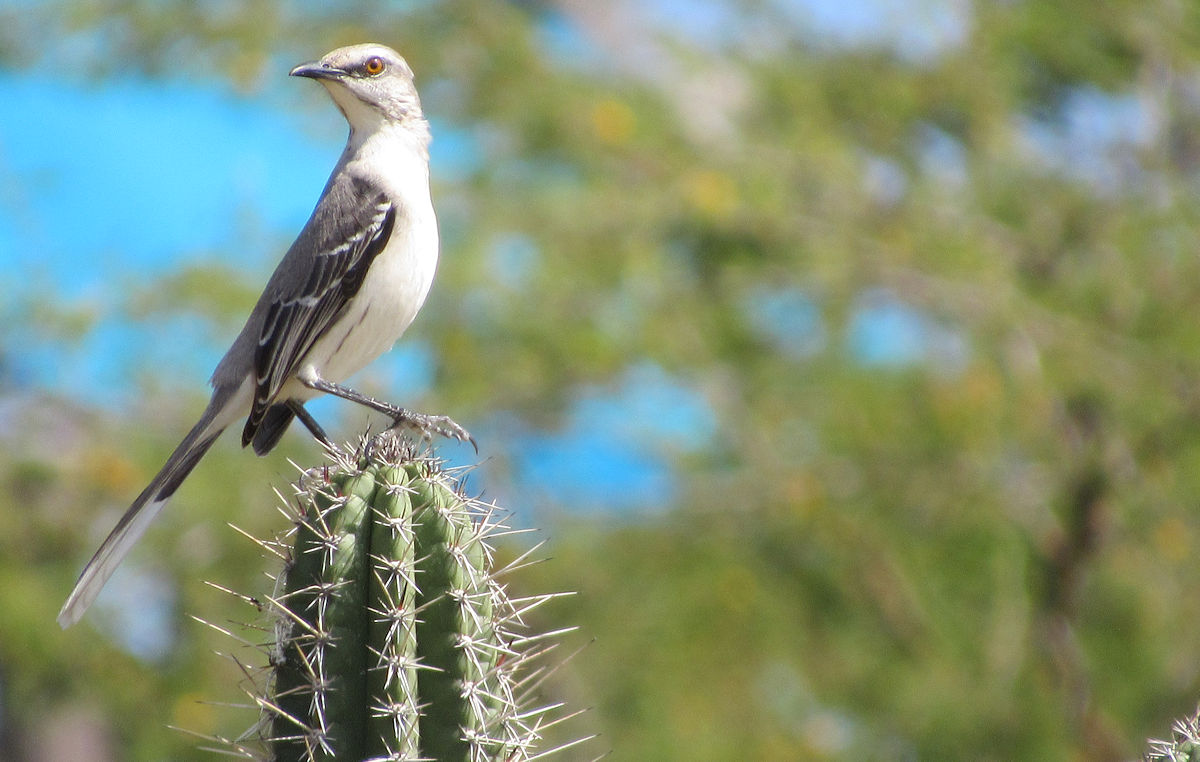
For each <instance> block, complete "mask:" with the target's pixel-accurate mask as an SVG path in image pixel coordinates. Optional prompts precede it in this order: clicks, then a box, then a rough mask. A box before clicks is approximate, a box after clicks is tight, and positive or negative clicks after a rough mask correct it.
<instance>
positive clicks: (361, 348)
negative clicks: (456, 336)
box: [280, 128, 438, 399]
mask: <svg viewBox="0 0 1200 762" xmlns="http://www.w3.org/2000/svg"><path fill="white" fill-rule="evenodd" d="M368 167H369V169H368ZM346 169H347V170H348V171H351V172H356V173H362V174H364V175H366V176H368V177H370V178H371V179H372V180H373V181H374V182H376V183H379V184H382V185H383V186H384V188H385V189H386V190H387V192H388V195H389V196H390V197H391V198H392V199H394V200H395V202H396V204H397V208H396V219H395V222H394V223H393V226H392V235H391V237H390V238H389V239H388V243H387V245H386V247H385V248H384V250H383V251H381V252H380V253H379V254H378V255H377V256H376V258H375V261H374V262H373V263H372V264H371V267H370V269H368V270H367V275H366V277H365V278H364V279H363V283H362V286H361V287H360V288H359V290H358V293H357V294H355V296H354V298H353V299H351V300H350V302H349V304H348V305H347V310H346V313H345V314H344V315H343V317H342V318H341V319H340V320H339V321H338V322H337V323H336V324H335V325H334V326H332V327H331V328H330V330H329V331H328V332H327V333H326V334H325V336H323V337H322V338H320V339H319V340H318V341H317V342H316V344H314V345H313V347H312V349H311V350H310V351H309V353H308V356H307V357H306V358H305V362H304V363H303V364H302V365H301V367H300V369H299V372H298V373H297V375H298V376H301V377H303V376H305V375H306V374H308V373H315V374H316V375H318V376H320V377H321V378H324V379H326V380H327V381H333V382H336V383H341V382H343V381H345V380H346V379H347V378H349V377H350V376H352V375H354V374H355V373H357V372H358V371H360V370H362V369H363V368H365V367H366V366H367V365H369V364H370V363H371V362H372V361H374V360H375V358H377V357H379V355H381V354H383V353H384V352H386V351H388V350H389V349H391V347H392V345H393V344H394V343H396V340H397V339H399V338H400V335H401V334H403V333H404V331H405V329H407V328H408V326H409V325H410V324H411V323H412V321H413V319H414V318H415V317H416V316H417V312H418V311H419V310H420V309H421V305H422V304H424V303H425V297H426V296H427V295H428V294H429V288H430V286H431V285H432V284H433V275H434V271H435V270H436V269H437V260H438V229H437V218H436V217H435V216H434V212H433V203H432V201H431V199H430V196H429V164H428V159H427V158H426V153H425V148H424V146H423V145H419V144H417V143H415V142H414V141H413V139H412V136H411V134H410V133H408V132H406V131H402V130H398V129H397V130H395V134H393V133H391V132H389V131H388V129H387V128H385V130H383V131H381V132H379V133H376V134H375V135H374V136H371V137H369V138H367V139H366V140H365V141H363V143H362V144H361V145H360V146H358V148H357V150H356V151H355V153H354V155H353V157H352V158H351V159H350V160H349V161H348V162H347V164H346ZM289 396H290V397H297V398H299V399H309V398H311V397H313V396H315V395H314V394H313V393H312V392H311V391H310V390H308V389H306V388H304V387H302V386H301V385H300V384H299V383H298V382H295V381H293V382H291V383H289V384H287V385H286V386H285V388H284V389H283V390H281V394H280V397H281V398H284V397H289Z"/></svg>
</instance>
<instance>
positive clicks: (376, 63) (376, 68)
mask: <svg viewBox="0 0 1200 762" xmlns="http://www.w3.org/2000/svg"><path fill="white" fill-rule="evenodd" d="M363 69H365V70H366V72H367V74H370V75H371V76H372V77H373V76H375V75H376V74H379V73H381V72H382V71H383V59H382V58H380V57H379V56H375V57H374V58H368V59H367V64H366V66H364V67H363Z"/></svg>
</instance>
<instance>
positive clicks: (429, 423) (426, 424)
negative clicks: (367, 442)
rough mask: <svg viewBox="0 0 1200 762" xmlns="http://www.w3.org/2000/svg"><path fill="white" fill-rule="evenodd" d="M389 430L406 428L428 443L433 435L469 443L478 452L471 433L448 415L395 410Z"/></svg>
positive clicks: (401, 409)
mask: <svg viewBox="0 0 1200 762" xmlns="http://www.w3.org/2000/svg"><path fill="white" fill-rule="evenodd" d="M388 428H389V430H391V429H398V428H406V429H411V430H413V431H416V432H417V433H419V434H420V435H421V438H422V439H425V440H426V441H430V440H432V439H433V435H434V434H438V435H439V436H443V437H446V438H447V439H457V440H458V441H460V442H469V443H470V444H471V446H472V447H474V448H475V452H479V445H478V444H476V442H475V437H473V436H471V433H470V432H469V431H467V430H466V429H464V428H463V427H462V426H459V425H458V424H457V423H455V422H454V420H453V419H452V418H450V416H448V415H427V414H425V413H417V412H414V411H412V410H405V409H403V408H397V410H396V412H395V413H394V414H393V416H392V425H391V426H390V427H388Z"/></svg>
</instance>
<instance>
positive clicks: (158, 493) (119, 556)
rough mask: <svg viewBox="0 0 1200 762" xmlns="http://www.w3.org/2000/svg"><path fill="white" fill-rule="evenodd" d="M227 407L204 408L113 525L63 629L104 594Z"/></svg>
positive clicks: (74, 594)
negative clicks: (111, 578)
mask: <svg viewBox="0 0 1200 762" xmlns="http://www.w3.org/2000/svg"><path fill="white" fill-rule="evenodd" d="M226 409H227V406H225V405H221V404H220V403H219V402H218V401H217V400H215V399H214V401H213V402H212V403H211V404H210V405H209V407H208V409H207V410H205V411H204V415H203V416H201V417H200V421H199V422H198V423H197V424H196V425H195V426H193V427H192V430H191V431H190V432H188V435H187V436H186V437H184V438H183V441H182V442H180V443H179V446H178V447H176V448H175V451H174V452H173V453H171V457H169V458H167V462H166V465H164V466H163V467H162V470H160V471H159V472H158V475H156V476H155V477H154V479H153V480H152V481H151V482H150V485H149V486H148V487H146V489H144V490H143V491H142V494H140V495H138V497H137V499H136V500H134V501H133V505H131V506H129V510H127V511H125V515H124V516H122V517H121V520H120V521H118V522H117V525H116V526H115V527H113V530H112V532H110V533H109V535H108V537H107V538H105V540H104V542H103V543H102V544H101V545H100V549H99V550H97V551H96V554H95V555H94V556H92V560H90V561H88V563H87V566H85V567H84V568H83V572H82V573H81V574H80V575H79V581H78V582H76V583H75V589H74V590H72V591H71V595H70V596H68V597H67V602H66V603H64V604H63V607H62V611H60V612H59V613H58V624H59V625H60V626H61V627H62V628H63V629H66V628H67V627H70V626H71V625H73V624H75V623H76V622H78V621H79V620H80V618H81V617H82V616H83V614H84V612H85V611H87V609H88V607H89V606H91V605H92V602H93V601H95V600H96V596H98V595H99V594H100V590H101V588H103V587H104V583H106V582H108V578H109V577H111V576H112V575H113V572H115V571H116V570H117V566H119V565H120V563H121V561H122V560H123V559H124V558H125V556H126V555H127V554H128V553H129V551H130V550H131V549H132V548H133V546H134V544H135V543H136V542H137V541H138V539H139V538H141V536H142V534H143V533H144V532H145V531H146V528H147V527H148V526H149V525H150V522H152V521H153V520H154V517H155V516H157V515H158V512H159V511H161V510H162V508H163V506H164V505H166V504H167V501H168V500H170V499H171V496H172V495H174V494H175V490H177V489H178V488H179V485H180V484H182V483H183V480H184V479H186V478H187V475H188V474H190V473H191V472H192V469H193V468H195V467H196V464H197V463H199V462H200V459H201V458H203V457H204V454H205V453H206V452H208V448H210V447H212V444H213V442H215V441H216V440H217V437H219V436H220V435H221V432H222V431H224V430H225V426H226V425H227V422H226V421H222V420H219V419H222V418H225V417H226V416H225V415H222V413H224V412H225V410H226Z"/></svg>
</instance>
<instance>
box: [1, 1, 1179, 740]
mask: <svg viewBox="0 0 1200 762" xmlns="http://www.w3.org/2000/svg"><path fill="white" fill-rule="evenodd" d="M364 40H375V41H380V42H384V43H387V44H390V45H392V46H393V47H396V48H397V49H399V50H400V51H401V52H402V53H403V54H404V55H405V56H406V57H407V58H408V59H409V61H410V63H411V64H412V66H413V68H414V69H415V71H416V72H417V78H418V86H419V88H420V90H421V93H422V96H423V99H424V104H425V110H426V112H427V114H428V116H429V118H430V119H431V121H432V125H433V130H434V135H435V143H434V147H433V181H434V193H435V203H436V205H437V208H438V211H439V217H440V220H441V227H442V235H443V253H442V262H441V266H440V270H439V276H438V280H437V282H436V283H435V286H434V290H433V293H432V295H431V297H430V299H429V302H428V303H427V305H426V307H425V309H424V311H423V312H422V314H421V316H420V317H419V318H418V320H417V322H416V324H415V325H414V326H413V327H412V329H411V330H410V331H409V333H408V335H407V336H406V337H405V338H404V339H403V340H402V341H401V342H400V344H399V345H398V346H397V348H396V349H395V350H394V351H393V352H392V353H391V354H390V355H388V356H387V357H385V358H384V359H382V360H380V361H379V362H378V363H376V364H375V365H373V366H372V367H371V368H370V369H369V370H367V371H365V372H364V373H363V374H362V375H361V376H360V377H359V378H358V379H356V384H357V385H358V386H359V387H361V388H363V389H364V390H366V391H369V392H374V393H377V394H379V395H382V396H384V397H387V398H389V399H393V400H396V401H397V402H401V403H403V404H406V405H411V406H413V407H416V408H418V409H424V410H429V411H432V412H440V413H448V414H451V415H453V416H454V417H455V418H456V419H457V420H459V421H460V422H461V423H463V424H464V425H466V426H467V427H468V428H469V429H471V430H472V431H473V433H475V434H476V436H477V437H478V439H479V441H480V445H481V446H480V457H479V459H478V460H477V459H476V458H475V456H474V455H473V453H471V452H470V451H469V450H465V449H464V448H462V447H456V446H452V445H449V444H446V443H439V452H440V453H441V454H443V455H444V456H445V457H447V458H449V459H450V460H451V461H452V462H454V463H457V464H462V465H466V464H472V463H476V462H480V463H481V464H480V465H479V467H478V468H476V469H474V470H473V471H472V472H471V474H470V477H469V479H470V482H469V483H470V485H471V488H472V489H473V490H474V491H476V492H478V493H482V494H483V495H484V496H485V497H486V498H488V499H495V500H497V501H498V502H500V503H501V504H502V505H504V506H506V507H507V508H509V509H511V510H512V511H513V521H515V522H516V523H517V524H518V525H520V526H522V527H528V528H536V529H538V530H539V531H538V534H537V536H536V539H531V538H530V537H527V536H526V537H519V538H515V539H514V541H513V545H512V548H511V549H510V551H509V552H511V553H513V554H515V553H518V552H520V551H521V550H523V549H524V548H525V547H528V545H529V544H530V543H532V542H535V541H540V540H545V542H546V545H545V546H544V548H543V550H542V551H541V552H542V554H543V555H545V556H548V557H549V560H547V561H546V562H545V563H542V564H540V565H537V566H534V567H531V568H528V569H526V570H524V571H523V572H522V573H521V574H519V575H515V576H514V577H513V578H512V580H511V584H512V586H513V587H514V589H515V590H516V591H517V592H518V593H520V592H522V591H526V592H534V591H536V592H548V591H552V590H570V591H577V593H578V594H577V595H575V596H574V597H572V598H569V599H563V600H560V601H558V602H556V603H555V604H554V605H553V606H550V607H547V608H546V609H545V610H544V611H542V612H541V614H540V620H539V622H538V624H539V625H540V626H543V627H546V628H548V629H554V628H559V627H564V626H569V625H577V626H578V627H579V628H580V629H579V632H578V633H576V634H575V635H572V636H570V637H568V638H567V643H566V644H565V645H564V648H563V652H564V653H567V652H572V651H575V650H577V649H580V650H579V653H578V654H577V655H576V656H575V657H574V659H572V660H571V661H570V662H569V663H568V664H567V665H566V666H564V667H563V668H562V669H560V670H559V671H558V672H557V673H556V675H555V676H554V678H553V679H552V680H551V681H550V682H549V683H548V684H547V686H546V695H547V700H555V701H565V702H567V703H568V705H569V706H572V707H576V708H585V707H588V708H590V711H588V712H587V713H585V714H584V715H583V716H581V717H580V718H578V719H576V720H574V721H573V722H571V723H568V724H567V725H565V726H564V727H563V728H562V729H561V732H560V733H559V734H558V735H557V736H556V738H557V739H558V740H559V741H563V740H569V739H570V738H572V737H576V736H582V735H588V734H591V733H600V734H601V737H600V739H599V740H597V741H594V742H592V743H591V744H589V745H587V746H585V747H582V748H580V749H576V750H573V751H572V752H570V753H569V754H566V755H564V758H568V759H591V758H594V757H595V756H597V755H599V754H602V753H605V752H609V753H610V756H609V758H610V759H613V760H803V759H813V760H851V759H853V760H942V759H972V760H1048V759H1074V760H1118V759H1133V758H1135V757H1139V756H1140V755H1141V754H1142V753H1143V751H1144V750H1145V748H1146V746H1145V743H1146V741H1145V739H1146V738H1147V737H1148V736H1163V735H1166V734H1167V733H1168V732H1169V727H1170V723H1171V721H1172V719H1173V718H1175V717H1178V716H1183V715H1186V714H1188V713H1190V712H1191V711H1192V709H1193V708H1194V706H1195V703H1196V701H1197V700H1198V699H1200V628H1197V627H1196V622H1197V621H1200V595H1197V591H1200V563H1198V561H1197V559H1198V558H1200V554H1198V549H1197V540H1198V538H1200V517H1198V514H1197V500H1198V496H1200V314H1198V309H1197V308H1198V307H1200V256H1198V254H1200V240H1198V237H1200V219H1198V218H1197V210H1198V209H1200V202H1198V191H1200V5H1198V4H1196V3H1193V2H1188V1H1186V0H1112V1H1111V2H1103V3H1097V2H1094V0H1056V1H1055V2H1045V1H1039V0H1010V1H1009V2H986V1H984V0H976V1H974V2H972V1H971V0H907V1H903V0H860V1H859V2H853V3H846V2H839V1H838V0H605V2H591V1H590V0H547V1H545V2H535V1H532V0H529V1H526V2H516V1H510V2H497V1H496V0H420V1H416V0H413V1H411V2H394V3H379V2H363V1H360V0H339V1H338V2H282V1H281V0H226V1H208V2H194V1H193V0H80V1H79V2H55V1H50V2H36V1H35V0H27V1H26V0H0V526H3V531H0V611H2V612H3V615H0V758H3V759H13V760H25V759H30V760H63V759H72V760H81V761H87V760H126V759H129V760H188V759H208V758H211V756H212V755H211V753H209V752H207V751H204V750H202V749H201V748H200V747H202V746H205V743H204V742H203V741H202V740H197V738H196V737H194V736H192V735H189V734H187V733H185V732H181V731H180V730H176V729H173V728H183V729H186V730H187V731H191V732H192V733H197V734H200V735H207V734H211V735H225V736H229V735H236V734H237V733H238V732H240V731H241V730H243V729H245V728H247V727H249V726H250V725H251V724H252V723H253V722H254V720H255V712H254V711H253V710H252V709H247V708H244V707H239V706H238V705H239V704H245V703H247V699H246V697H245V696H244V695H242V694H241V693H240V687H239V685H240V682H241V680H242V675H241V673H240V672H239V670H238V668H237V667H236V666H235V665H234V663H233V662H232V661H230V660H229V659H227V658H223V657H222V656H220V655H217V654H215V653H214V652H216V651H220V652H230V651H232V652H235V653H238V654H240V655H242V656H243V657H245V658H250V657H247V656H245V655H246V653H247V652H246V651H244V650H239V649H241V646H240V645H239V644H238V642H237V641H236V640H235V639H233V638H230V637H228V636H225V635H222V634H220V633H218V632H215V631H214V630H213V629H211V628H209V627H206V626H204V625H202V624H199V623H197V622H196V621H194V620H193V619H192V618H191V616H193V615H194V616H196V617H201V618H203V619H205V620H207V621H210V622H214V623H217V624H219V625H222V626H224V625H225V624H226V623H230V622H244V621H249V620H253V618H254V617H253V612H252V611H247V607H246V606H244V605H243V604H240V603H239V602H238V601H236V600H235V599H233V598H231V597H229V596H227V595H224V594H222V593H220V592H218V591H216V590H214V589H212V588H211V587H208V586H206V585H205V584H204V581H210V582H212V583H214V584H217V585H222V586H226V587H229V588H233V589H235V590H238V591H241V592H243V593H246V594H248V595H262V594H265V593H267V592H269V591H270V581H269V580H268V579H267V578H266V576H265V573H266V572H269V571H271V570H272V569H273V565H272V563H271V562H269V561H268V560H267V559H264V558H262V554H261V552H260V551H259V550H258V549H257V548H256V547H255V546H254V545H252V544H251V543H249V541H247V540H245V539H244V538H242V537H241V536H240V535H239V534H238V533H236V532H235V531H234V530H233V529H230V528H229V527H228V526H227V522H233V523H235V524H237V525H238V526H239V527H242V528H243V529H245V530H247V531H249V532H252V533H256V534H258V535H260V536H270V535H272V534H273V533H276V532H279V531H281V530H282V529H283V528H284V527H285V526H286V521H285V519H284V518H283V517H282V516H281V515H280V514H279V513H278V512H277V511H276V510H275V508H274V506H275V505H276V504H277V501H278V499H277V498H276V497H275V495H274V494H273V491H272V489H273V487H277V488H279V489H281V490H285V491H286V489H287V484H288V482H289V480H290V479H292V478H293V476H294V473H295V471H294V467H293V466H292V465H291V463H290V462H289V461H295V462H296V463H298V464H302V465H313V464H316V463H317V462H319V455H318V452H317V450H316V448H315V447H314V445H313V444H312V442H311V440H309V439H308V437H307V435H306V434H304V433H303V432H302V431H300V430H297V431H294V432H292V433H290V434H289V435H288V436H287V437H286V438H285V441H284V444H283V446H282V447H281V448H280V450H278V451H276V452H275V453H272V454H271V455H270V456H269V457H267V458H264V459H255V458H254V457H252V456H251V455H249V454H248V453H247V452H243V451H242V450H241V449H240V448H239V447H238V446H237V443H236V442H235V441H233V440H234V438H233V437H230V438H229V441H223V442H221V443H219V444H218V446H217V447H216V448H215V449H214V451H213V452H212V453H211V454H210V455H209V457H208V459H206V461H205V462H204V463H203V464H202V465H201V466H200V468H199V469H198V470H197V471H196V473H195V474H194V475H193V477H192V478H191V479H190V481H189V482H188V483H187V484H186V485H185V487H184V488H183V489H182V490H181V491H180V493H179V495H178V496H177V498H176V500H175V501H174V503H173V504H172V505H171V507H170V509H169V510H168V511H167V512H166V513H165V514H164V515H163V516H162V517H161V518H160V520H159V521H158V522H157V524H156V525H155V527H154V528H153V529H152V530H151V532H150V534H149V535H148V536H147V538H146V539H145V540H144V541H143V542H142V544H141V546H140V547H139V548H138V550H137V551H136V552H135V554H134V556H133V557H132V558H131V559H130V560H129V561H128V562H127V563H126V565H125V567H124V568H123V569H122V571H121V572H120V573H119V574H118V575H117V577H116V578H115V579H114V581H113V583H112V584H111V585H110V587H109V589H108V590H107V591H106V593H105V595H104V597H103V598H102V599H101V601H100V602H99V604H98V605H97V606H96V608H95V609H94V610H93V611H92V612H91V613H90V614H89V615H88V617H87V618H86V619H85V621H84V622H83V623H82V624H80V625H78V626H77V627H75V628H73V629H71V630H69V631H67V632H65V633H64V632H60V631H59V629H58V628H57V626H56V625H55V623H54V615H55V613H56V612H57V609H58V607H59V605H60V604H61V602H62V599H63V597H64V596H65V595H66V593H67V591H68V590H69V588H70V586H71V583H72V582H73V580H74V578H75V575H76V574H77V573H78V571H79V569H80V566H81V565H82V563H83V561H84V560H85V559H86V558H87V556H88V555H89V554H90V553H91V552H92V550H93V549H94V547H95V545H96V543H97V542H98V541H99V539H100V538H101V537H102V536H103V535H104V534H105V533H106V532H107V531H108V529H109V528H110V527H111V525H112V523H113V522H114V521H115V519H116V517H117V516H119V514H120V513H121V512H122V511H123V510H124V508H125V507H126V505H127V504H128V503H129V501H130V499H131V498H132V497H133V496H134V495H136V494H137V493H138V492H139V491H140V489H141V488H142V486H143V485H144V483H145V482H146V481H147V480H148V479H149V477H150V476H151V475H152V474H153V472H154V471H155V470H156V469H157V468H158V467H159V465H160V464H161V462H162V460H163V459H164V458H165V456H166V454H167V452H168V451H169V449H170V448H171V447H172V446H173V445H174V444H175V443H176V442H177V441H178V439H179V438H180V437H181V435H182V434H183V433H184V432H185V431H186V430H187V428H188V427H189V426H190V424H191V423H192V422H193V420H194V418H195V417H196V416H197V415H198V413H199V411H200V410H201V409H202V407H203V405H204V402H205V401H206V398H207V395H206V391H207V389H206V387H205V385H204V379H206V378H207V376H208V374H209V373H210V372H211V369H212V367H213V366H214V365H215V363H216V361H217V359H218V358H219V357H220V355H221V353H222V352H223V351H224V349H225V347H226V345H227V343H228V342H229V341H230V340H231V338H232V337H233V335H234V334H235V333H236V332H237V330H238V329H239V327H240V325H241V321H242V320H243V319H244V316H245V314H246V313H247V311H248V309H249V307H250V305H251V304H252V303H253V300H254V298H255V297H256V296H257V293H258V289H259V288H260V287H261V284H262V283H263V281H264V280H265V278H266V276H267V275H268V274H269V272H270V271H271V269H272V268H273V266H274V264H275V262H276V261H277V259H278V257H279V256H280V255H281V253H282V252H283V250H284V249H285V248H286V246H287V245H288V243H290V241H291V238H292V236H293V235H294V234H295V232H296V231H297V230H298V229H299V227H300V225H302V224H303V222H304V220H305V218H306V217H307V215H308V212H309V211H310V210H311V208H312V204H313V203H314V202H315V200H316V197H317V194H318V193H319V190H320V188H321V185H322V184H323V182H324V179H325V177H326V175H327V173H328V171H329V170H330V168H331V167H332V165H333V162H334V160H335V159H336V157H337V154H338V152H339V151H340V148H341V141H342V140H343V139H344V131H345V127H344V124H343V123H342V121H341V118H340V116H338V114H337V112H336V110H335V109H334V107H333V106H332V105H331V104H330V103H329V102H328V99H327V97H326V96H325V94H324V93H323V92H321V91H320V88H318V87H316V86H314V85H313V84H312V83H311V82H305V81H298V80H290V79H288V77H287V76H286V73H287V71H288V69H289V68H290V67H291V66H292V65H294V64H296V63H298V62H301V61H305V60H310V59H312V58H316V57H318V56H320V55H321V54H323V53H324V52H325V51H327V50H328V49H330V48H332V47H335V46H338V45H343V44H348V43H353V42H360V41H364ZM313 409H314V412H315V414H316V415H317V416H318V417H319V418H320V419H321V420H323V421H325V422H326V423H327V425H328V426H329V427H330V428H332V429H333V430H334V431H336V432H337V433H338V435H339V437H341V438H343V439H353V438H354V437H356V436H357V435H358V434H359V433H360V432H361V431H363V430H364V428H365V427H366V426H367V425H368V423H372V424H373V425H374V426H375V427H376V428H378V426H379V425H380V424H381V422H380V421H378V420H374V421H371V420H369V419H368V417H367V416H366V415H365V414H364V413H362V412H361V411H359V410H357V409H352V408H349V407H348V406H346V405H344V404H330V403H328V402H326V401H321V402H318V403H316V404H314V405H313ZM229 626H231V627H234V628H235V630H236V631H237V632H240V633H241V634H242V637H245V638H246V639H248V640H251V641H255V640H262V639H263V637H264V636H263V635H262V634H261V633H256V632H254V631H248V632H247V631H243V630H240V629H237V628H236V627H235V626H234V625H229Z"/></svg>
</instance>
